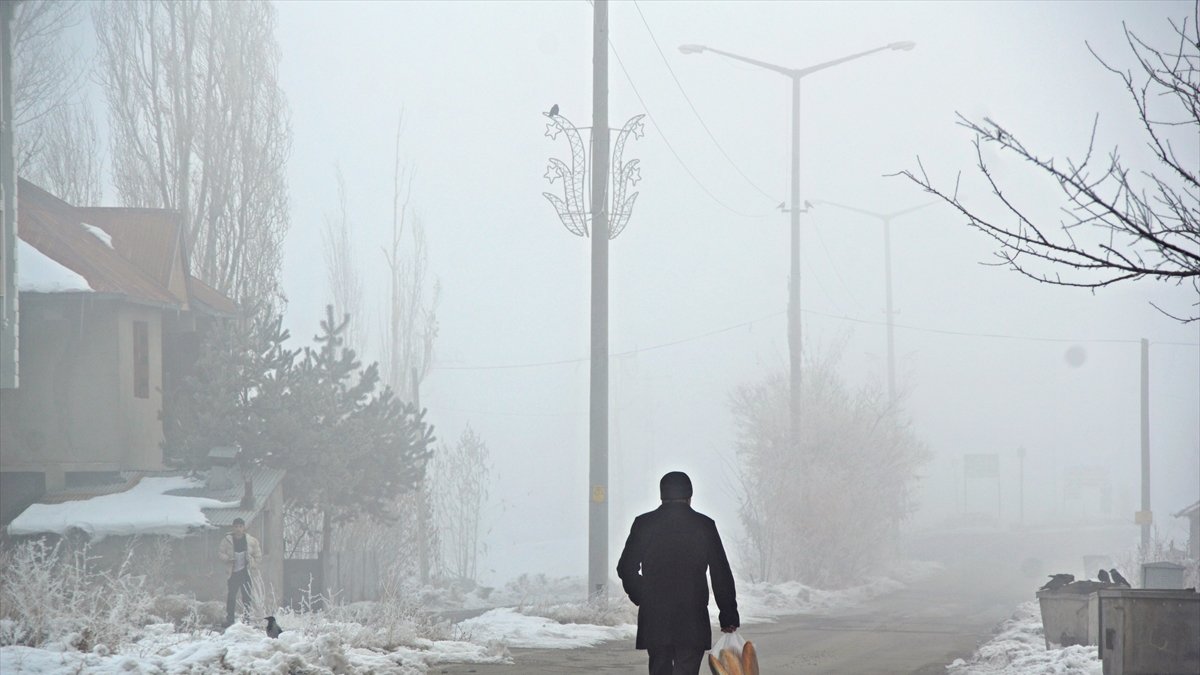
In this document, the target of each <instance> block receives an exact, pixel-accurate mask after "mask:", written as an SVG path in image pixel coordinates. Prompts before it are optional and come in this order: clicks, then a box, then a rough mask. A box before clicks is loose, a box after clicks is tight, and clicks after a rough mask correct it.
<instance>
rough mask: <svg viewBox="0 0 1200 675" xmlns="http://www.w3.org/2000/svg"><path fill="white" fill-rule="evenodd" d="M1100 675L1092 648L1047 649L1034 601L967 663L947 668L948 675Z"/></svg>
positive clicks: (959, 660)
mask: <svg viewBox="0 0 1200 675" xmlns="http://www.w3.org/2000/svg"><path fill="white" fill-rule="evenodd" d="M1102 672H1103V664H1102V663H1101V661H1100V656H1099V654H1098V653H1097V650H1096V648H1095V647H1088V646H1084V645H1075V646H1073V647H1064V648H1062V649H1046V641H1045V639H1044V638H1043V636H1042V614H1041V610H1039V609H1038V604H1037V602H1036V601H1030V602H1026V603H1023V604H1021V606H1020V607H1018V608H1017V611H1016V612H1014V613H1013V615H1012V618H1010V619H1008V620H1007V621H1005V622H1004V623H1003V624H1002V625H1001V626H1000V630H999V632H997V633H996V636H995V637H993V638H992V639H991V640H990V641H988V642H986V643H984V644H983V645H982V646H980V647H979V649H978V650H976V651H975V654H974V655H972V656H971V659H970V660H969V661H964V660H962V659H955V660H954V663H951V664H950V665H948V666H946V673H947V675H1017V674H1018V673H1019V674H1021V675H1031V674H1035V673H1047V674H1048V673H1078V674H1080V675H1100V674H1101V673H1102Z"/></svg>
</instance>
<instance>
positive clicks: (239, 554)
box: [218, 518, 262, 626]
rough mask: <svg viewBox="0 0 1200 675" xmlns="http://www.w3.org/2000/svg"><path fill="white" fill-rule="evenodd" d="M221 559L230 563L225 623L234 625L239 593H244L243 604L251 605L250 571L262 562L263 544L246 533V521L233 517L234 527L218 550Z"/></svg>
mask: <svg viewBox="0 0 1200 675" xmlns="http://www.w3.org/2000/svg"><path fill="white" fill-rule="evenodd" d="M218 554H219V555H220V557H221V560H224V561H225V562H227V563H229V594H228V595H226V596H225V625H226V626H231V625H233V618H234V610H236V609H237V595H238V592H239V591H240V592H241V594H242V604H243V605H244V606H247V607H249V606H250V573H251V572H252V571H254V570H257V569H258V565H259V563H261V562H262V546H261V545H260V544H259V543H258V540H257V539H255V538H254V537H253V536H252V535H249V534H246V521H244V520H242V519H241V518H234V519H233V529H232V530H231V531H230V532H229V533H228V534H226V535H225V538H224V539H222V540H221V547H220V549H219V550H218Z"/></svg>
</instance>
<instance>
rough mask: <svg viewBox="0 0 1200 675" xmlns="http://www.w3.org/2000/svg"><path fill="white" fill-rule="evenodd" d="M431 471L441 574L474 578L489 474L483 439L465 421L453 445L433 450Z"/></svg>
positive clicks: (450, 576)
mask: <svg viewBox="0 0 1200 675" xmlns="http://www.w3.org/2000/svg"><path fill="white" fill-rule="evenodd" d="M433 474H434V476H433V484H434V486H435V489H434V490H433V492H432V496H433V508H434V513H435V514H436V516H435V520H436V522H437V532H438V535H439V537H440V538H441V544H442V547H441V548H442V550H441V554H442V555H441V563H442V567H443V569H442V573H443V576H446V577H448V578H450V579H463V580H469V581H475V580H476V577H477V575H478V569H479V555H480V553H482V552H483V551H484V550H485V546H484V544H483V541H482V538H483V509H484V506H485V505H486V502H487V497H488V478H489V476H490V474H491V466H490V461H489V453H488V447H487V443H485V442H484V441H483V439H482V438H480V437H479V436H478V434H476V433H475V430H474V429H472V428H471V426H470V425H467V427H466V428H465V429H463V433H462V436H460V437H459V439H458V443H457V444H456V445H454V446H453V447H447V448H443V449H441V450H439V451H438V452H437V453H435V455H434V458H433Z"/></svg>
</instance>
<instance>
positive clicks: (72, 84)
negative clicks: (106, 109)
mask: <svg viewBox="0 0 1200 675" xmlns="http://www.w3.org/2000/svg"><path fill="white" fill-rule="evenodd" d="M79 10H80V5H79V3H77V2H70V1H66V0H64V1H62V2H57V1H55V0H28V1H27V2H21V3H18V4H17V6H16V9H15V11H14V14H13V23H12V42H13V44H12V50H13V126H14V127H15V130H16V133H15V137H16V141H17V145H18V148H17V152H16V154H17V157H16V160H17V171H18V172H19V173H24V170H25V168H26V166H27V165H28V164H29V162H30V161H31V160H32V159H33V158H34V157H36V156H37V154H38V152H39V151H40V150H41V146H42V143H43V142H44V130H45V129H46V125H45V122H46V121H47V120H46V118H47V117H48V116H49V115H51V114H52V113H54V112H55V111H56V110H59V109H60V108H63V107H67V106H69V105H71V104H72V103H74V102H75V101H76V92H77V91H78V89H79V84H80V83H81V82H82V81H83V76H84V68H83V64H82V63H81V61H80V59H79V51H78V48H77V47H75V46H73V45H72V44H71V43H69V42H68V41H66V40H64V39H63V33H64V32H65V31H67V30H68V29H70V28H72V27H74V26H76V25H78V23H79V20H80V16H81V13H80V11H79Z"/></svg>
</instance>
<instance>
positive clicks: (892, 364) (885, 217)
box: [815, 199, 940, 410]
mask: <svg viewBox="0 0 1200 675" xmlns="http://www.w3.org/2000/svg"><path fill="white" fill-rule="evenodd" d="M815 202H816V203H817V204H827V205H829V206H836V207H837V208H839V209H846V210H847V211H854V212H855V213H861V214H862V215H864V216H870V217H872V218H878V219H879V220H880V221H882V222H883V275H884V285H885V286H884V287H885V289H886V291H885V294H886V297H887V310H886V312H887V383H888V406H889V407H890V408H891V409H892V410H895V409H896V346H895V339H894V333H895V326H894V324H893V323H892V316H893V314H892V233H891V225H892V219H893V218H899V217H900V216H903V215H907V214H909V213H912V212H913V211H919V210H920V209H923V208H925V207H928V206H933V205H934V204H938V203H940V202H927V203H925V204H921V205H920V206H912V207H909V208H907V209H901V210H899V211H892V212H891V213H876V212H874V211H868V210H867V209H860V208H858V207H857V206H849V205H847V204H838V203H837V202H831V201H826V200H823V199H818V200H815Z"/></svg>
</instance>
